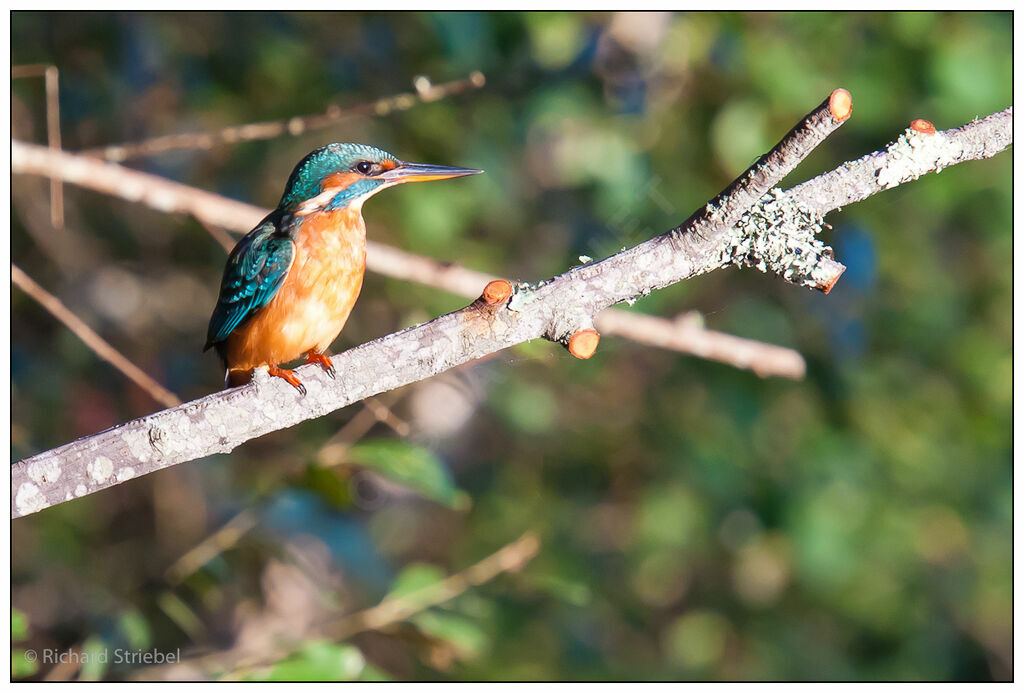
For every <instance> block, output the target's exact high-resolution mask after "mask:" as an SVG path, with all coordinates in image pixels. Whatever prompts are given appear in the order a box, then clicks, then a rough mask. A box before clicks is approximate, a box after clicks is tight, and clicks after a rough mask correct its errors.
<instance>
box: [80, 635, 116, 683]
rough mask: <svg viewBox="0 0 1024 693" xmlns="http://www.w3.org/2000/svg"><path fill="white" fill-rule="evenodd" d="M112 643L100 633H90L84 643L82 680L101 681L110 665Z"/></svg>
mask: <svg viewBox="0 0 1024 693" xmlns="http://www.w3.org/2000/svg"><path fill="white" fill-rule="evenodd" d="M110 660H111V657H110V645H109V644H108V643H107V642H106V641H104V640H103V638H101V637H100V636H98V635H90V636H89V637H88V638H86V639H85V642H83V643H82V670H81V672H79V675H78V677H79V679H81V680H82V681H100V680H102V679H103V674H105V673H106V671H107V667H108V666H110Z"/></svg>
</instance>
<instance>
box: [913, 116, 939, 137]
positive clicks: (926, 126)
mask: <svg viewBox="0 0 1024 693" xmlns="http://www.w3.org/2000/svg"><path fill="white" fill-rule="evenodd" d="M910 129H911V130H915V131H917V132H920V133H921V134H922V135H934V134H935V126H934V125H932V123H931V121H929V120H924V119H923V118H918V119H916V120H912V121H910Z"/></svg>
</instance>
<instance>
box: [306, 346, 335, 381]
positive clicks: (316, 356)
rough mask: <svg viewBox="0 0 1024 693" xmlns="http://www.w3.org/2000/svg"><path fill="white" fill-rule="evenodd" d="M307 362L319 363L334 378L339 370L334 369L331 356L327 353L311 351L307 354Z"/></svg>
mask: <svg viewBox="0 0 1024 693" xmlns="http://www.w3.org/2000/svg"><path fill="white" fill-rule="evenodd" d="M306 363H318V364H320V367H321V368H323V369H324V370H325V371H327V375H329V376H331V377H332V378H333V377H334V376H335V374H336V373H337V371H335V370H334V364H333V363H332V362H331V357H330V356H327V355H326V354H321V353H319V352H316V351H310V352H309V353H307V354H306Z"/></svg>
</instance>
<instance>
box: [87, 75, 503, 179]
mask: <svg viewBox="0 0 1024 693" xmlns="http://www.w3.org/2000/svg"><path fill="white" fill-rule="evenodd" d="M485 83H486V80H485V78H484V75H483V73H482V72H473V73H471V74H470V75H469V76H468V77H466V78H465V79H458V80H454V81H451V82H444V83H442V84H431V82H430V80H429V79H428V78H427V77H425V76H423V75H421V76H419V77H417V78H416V79H415V80H413V86H414V87H415V89H416V91H415V92H412V93H410V92H402V93H400V94H395V95H394V96H387V97H385V98H383V99H377V100H376V101H371V102H370V103H363V104H358V105H355V106H348V107H345V108H342V107H341V106H338V105H331V106H328V107H327V110H326V111H324V112H323V113H314V114H312V115H307V116H293V117H291V118H285V119H284V120H272V121H265V122H262V123H247V124H245V125H232V126H230V127H226V128H222V129H220V130H215V131H213V132H188V133H182V134H179V135H163V136H160V137H153V138H150V139H147V140H142V141H141V142H126V143H123V144H110V145H107V146H105V147H97V148H95V149H87V150H85V151H83V152H82V153H83V154H88V155H90V156H99V157H102V158H104V159H106V160H107V161H127V160H128V159H134V158H137V157H140V156H151V155H153V154H162V153H164V152H169V151H173V150H175V149H212V148H213V147H215V146H216V145H218V144H235V143H238V142H253V141H255V140H269V139H272V138H274V137H280V136H281V135H292V136H298V135H301V134H302V133H304V132H310V131H313V130H322V129H323V128H327V127H331V126H332V125H337V124H338V123H339V122H342V121H344V120H345V119H346V118H351V117H354V116H362V115H387V114H388V113H393V112H395V111H405V110H408V109H410V108H412V107H413V106H415V105H416V104H420V103H427V102H430V101H437V100H439V99H443V98H445V97H446V96H451V95H453V94H460V93H462V92H464V91H469V90H471V89H479V88H480V87H482V86H484V84H485Z"/></svg>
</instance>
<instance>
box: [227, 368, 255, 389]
mask: <svg viewBox="0 0 1024 693" xmlns="http://www.w3.org/2000/svg"><path fill="white" fill-rule="evenodd" d="M250 380H252V370H247V371H245V370H233V369H231V368H226V369H224V387H226V388H227V387H238V386H239V385H245V384H246V383H248V382H249V381H250Z"/></svg>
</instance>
